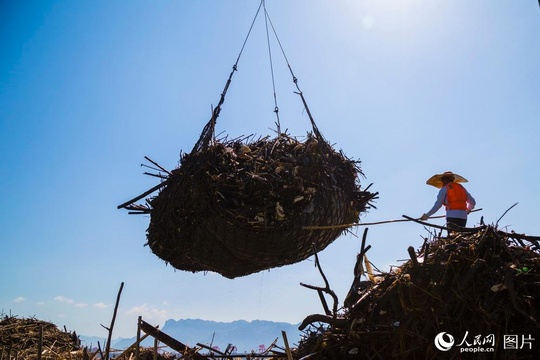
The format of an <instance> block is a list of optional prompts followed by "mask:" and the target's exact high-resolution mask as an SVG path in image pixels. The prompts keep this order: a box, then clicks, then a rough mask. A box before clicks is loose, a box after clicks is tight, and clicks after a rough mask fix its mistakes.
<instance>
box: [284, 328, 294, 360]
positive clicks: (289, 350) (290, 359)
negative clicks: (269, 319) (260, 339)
mask: <svg viewBox="0 0 540 360" xmlns="http://www.w3.org/2000/svg"><path fill="white" fill-rule="evenodd" d="M281 335H282V336H283V342H284V343H285V351H286V352H287V360H293V356H292V353H291V349H290V348H289V340H287V333H286V332H285V331H283V330H281Z"/></svg>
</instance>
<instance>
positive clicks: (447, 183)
mask: <svg viewBox="0 0 540 360" xmlns="http://www.w3.org/2000/svg"><path fill="white" fill-rule="evenodd" d="M461 182H467V179H465V178H464V177H463V176H460V175H457V174H454V173H452V172H451V171H446V172H444V173H442V174H435V175H433V176H432V177H431V178H429V179H428V181H427V182H426V183H427V184H428V185H432V186H435V187H437V188H440V190H439V194H438V195H437V201H435V204H434V205H433V207H432V208H431V210H429V211H428V212H427V213H425V214H423V215H422V217H421V218H420V220H424V221H425V220H427V219H428V218H429V217H430V216H431V215H433V214H435V213H436V212H437V211H438V210H439V209H440V208H441V207H442V206H443V205H444V206H445V207H446V224H447V227H448V228H449V231H448V233H449V234H450V233H451V230H452V229H454V230H456V229H459V228H464V227H465V226H466V225H467V215H468V214H469V213H470V212H471V210H473V209H474V206H475V205H476V201H475V200H474V198H473V197H472V196H471V194H469V192H468V191H467V190H466V189H465V188H464V187H463V185H461V184H460V183H461Z"/></svg>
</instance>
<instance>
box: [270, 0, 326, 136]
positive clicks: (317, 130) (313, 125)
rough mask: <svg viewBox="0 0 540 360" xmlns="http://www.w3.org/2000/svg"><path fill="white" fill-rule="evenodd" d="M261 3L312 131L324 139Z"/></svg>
mask: <svg viewBox="0 0 540 360" xmlns="http://www.w3.org/2000/svg"><path fill="white" fill-rule="evenodd" d="M261 3H262V4H263V8H264V13H265V17H266V19H267V20H268V23H270V27H271V28H272V31H273V33H274V36H275V37H276V41H277V43H278V45H279V48H280V49H281V53H282V54H283V58H284V59H285V62H286V63H287V67H288V68H289V71H290V73H291V76H292V80H293V83H294V85H295V86H296V89H297V90H298V92H295V93H296V94H298V95H300V98H301V99H302V103H303V104H304V109H306V113H307V114H308V117H309V121H310V122H311V126H312V127H313V132H314V133H315V135H317V136H318V137H319V138H320V139H324V137H323V136H322V134H321V133H320V131H319V129H318V128H317V125H316V124H315V120H314V119H313V116H312V115H311V111H310V110H309V107H308V105H307V102H306V99H305V98H304V94H303V92H302V90H300V87H299V85H298V78H297V77H296V76H295V75H294V72H293V70H292V67H291V64H290V63H289V59H288V58H287V55H286V54H285V50H283V46H282V45H281V41H280V40H279V37H278V35H277V32H276V29H275V28H274V24H272V20H271V19H270V16H269V15H268V12H267V11H266V6H265V5H264V0H261ZM267 31H268V30H267ZM272 81H273V73H272ZM274 94H275V90H274ZM276 114H277V104H276ZM278 121H279V117H278Z"/></svg>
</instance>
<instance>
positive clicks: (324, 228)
mask: <svg viewBox="0 0 540 360" xmlns="http://www.w3.org/2000/svg"><path fill="white" fill-rule="evenodd" d="M480 210H482V209H474V210H471V212H476V211H480ZM444 217H446V215H439V216H432V217H430V219H440V218H444ZM413 220H419V219H412V218H411V219H394V220H383V221H376V222H370V223H352V224H340V225H328V226H304V227H302V229H303V230H329V229H345V228H348V227H351V226H369V225H380V224H389V223H395V222H404V221H413Z"/></svg>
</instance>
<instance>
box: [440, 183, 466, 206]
mask: <svg viewBox="0 0 540 360" xmlns="http://www.w3.org/2000/svg"><path fill="white" fill-rule="evenodd" d="M444 205H445V206H446V210H467V191H466V190H465V188H464V187H463V186H461V185H460V184H458V183H455V182H451V183H449V184H447V185H446V200H445V203H444Z"/></svg>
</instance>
